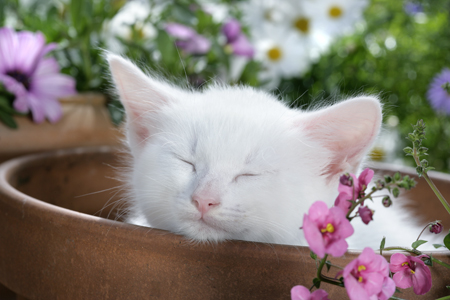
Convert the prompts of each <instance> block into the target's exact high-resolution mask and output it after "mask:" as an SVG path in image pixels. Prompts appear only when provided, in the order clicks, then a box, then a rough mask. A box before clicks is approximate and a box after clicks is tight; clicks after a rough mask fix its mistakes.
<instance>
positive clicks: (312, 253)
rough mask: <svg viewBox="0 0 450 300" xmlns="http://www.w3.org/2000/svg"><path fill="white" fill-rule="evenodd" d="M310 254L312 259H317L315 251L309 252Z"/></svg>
mask: <svg viewBox="0 0 450 300" xmlns="http://www.w3.org/2000/svg"><path fill="white" fill-rule="evenodd" d="M309 256H310V257H311V258H312V259H314V260H316V259H317V255H316V254H315V253H314V252H312V251H310V252H309Z"/></svg>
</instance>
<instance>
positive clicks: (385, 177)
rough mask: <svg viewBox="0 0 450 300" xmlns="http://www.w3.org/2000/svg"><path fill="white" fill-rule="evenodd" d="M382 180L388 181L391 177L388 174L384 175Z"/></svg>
mask: <svg viewBox="0 0 450 300" xmlns="http://www.w3.org/2000/svg"><path fill="white" fill-rule="evenodd" d="M384 181H386V183H390V182H391V181H392V177H391V176H388V175H384Z"/></svg>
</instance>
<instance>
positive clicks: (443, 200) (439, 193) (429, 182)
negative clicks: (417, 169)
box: [422, 171, 450, 214]
mask: <svg viewBox="0 0 450 300" xmlns="http://www.w3.org/2000/svg"><path fill="white" fill-rule="evenodd" d="M422 176H423V178H425V180H426V181H427V182H428V185H429V186H430V187H431V189H432V190H433V192H434V193H435V194H436V196H437V197H438V199H439V201H441V203H442V205H444V207H445V209H446V210H447V212H448V213H449V214H450V205H449V204H448V203H447V201H446V200H445V198H444V196H442V194H441V192H439V190H438V189H437V187H436V186H435V185H434V183H433V181H431V179H430V178H429V177H428V174H427V172H426V171H424V172H423V173H422Z"/></svg>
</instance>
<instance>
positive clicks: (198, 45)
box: [165, 23, 211, 54]
mask: <svg viewBox="0 0 450 300" xmlns="http://www.w3.org/2000/svg"><path fill="white" fill-rule="evenodd" d="M165 29H166V32H167V33H168V34H170V35H171V36H173V37H175V38H176V39H177V40H176V41H175V45H176V46H177V47H179V48H181V49H183V50H184V51H185V52H186V53H190V54H205V53H207V52H208V51H209V49H210V48H211V43H210V42H209V40H208V39H207V38H205V37H204V36H202V35H200V34H198V33H197V32H196V31H195V30H194V29H192V28H190V27H187V26H184V25H182V24H178V23H169V24H167V25H166V27H165Z"/></svg>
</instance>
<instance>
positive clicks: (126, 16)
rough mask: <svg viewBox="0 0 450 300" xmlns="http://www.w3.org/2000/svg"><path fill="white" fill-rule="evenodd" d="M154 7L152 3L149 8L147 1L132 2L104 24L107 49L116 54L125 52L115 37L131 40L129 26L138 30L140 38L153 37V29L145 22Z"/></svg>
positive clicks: (154, 31) (154, 34)
mask: <svg viewBox="0 0 450 300" xmlns="http://www.w3.org/2000/svg"><path fill="white" fill-rule="evenodd" d="M155 6H156V5H155V4H153V3H152V7H150V3H149V2H147V1H139V0H134V1H129V2H127V3H126V4H125V5H124V6H123V7H122V8H121V9H120V11H119V12H118V13H117V14H116V15H115V16H114V18H113V19H111V21H110V22H108V23H105V28H104V32H103V34H104V36H105V39H106V43H107V46H108V49H110V50H112V51H114V52H116V53H120V52H123V51H124V50H125V49H124V46H123V44H122V43H121V42H120V41H118V40H117V38H116V37H121V38H123V39H125V40H129V39H130V38H131V26H133V25H134V26H135V28H136V29H138V30H139V32H140V33H141V35H142V38H153V37H155V36H156V29H155V27H154V26H153V25H152V24H151V23H150V22H146V19H147V18H148V16H149V15H150V13H151V12H153V13H154V9H155Z"/></svg>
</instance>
